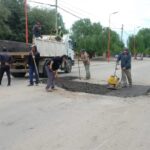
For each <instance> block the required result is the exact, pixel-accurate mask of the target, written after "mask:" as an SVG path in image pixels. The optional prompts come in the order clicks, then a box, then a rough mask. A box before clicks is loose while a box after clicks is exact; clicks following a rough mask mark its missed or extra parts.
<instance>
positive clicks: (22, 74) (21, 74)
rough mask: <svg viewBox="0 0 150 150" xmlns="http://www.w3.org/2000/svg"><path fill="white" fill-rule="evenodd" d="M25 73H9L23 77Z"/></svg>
mask: <svg viewBox="0 0 150 150" xmlns="http://www.w3.org/2000/svg"><path fill="white" fill-rule="evenodd" d="M25 74H26V73H24V72H23V73H11V75H12V76H13V77H15V78H23V77H24V76H25Z"/></svg>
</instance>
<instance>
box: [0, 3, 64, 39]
mask: <svg viewBox="0 0 150 150" xmlns="http://www.w3.org/2000/svg"><path fill="white" fill-rule="evenodd" d="M57 15H58V26H61V30H62V33H66V32H67V30H66V29H65V26H64V23H63V19H62V16H61V15H60V14H57ZM37 21H40V22H41V24H42V34H46V35H47V34H50V33H54V32H56V31H55V21H56V20H55V10H48V9H40V8H30V7H29V6H28V26H29V41H30V42H31V41H32V28H33V25H34V24H35V23H36V22H37ZM0 39H7V40H13V41H23V42H25V14H24V0H0Z"/></svg>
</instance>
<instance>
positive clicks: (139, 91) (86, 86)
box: [43, 76, 150, 97]
mask: <svg viewBox="0 0 150 150" xmlns="http://www.w3.org/2000/svg"><path fill="white" fill-rule="evenodd" d="M75 79H77V77H72V76H67V77H60V78H58V79H57V80H56V85H57V86H58V87H60V88H63V89H65V90H67V91H72V92H83V93H89V94H97V95H107V96H116V97H137V96H141V95H147V94H148V93H149V91H150V86H143V85H133V86H132V87H127V88H120V89H117V90H111V89H108V88H107V85H102V84H94V83H88V82H86V80H85V81H80V80H78V81H76V80H75ZM43 82H44V83H46V80H45V79H44V80H43Z"/></svg>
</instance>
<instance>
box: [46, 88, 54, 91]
mask: <svg viewBox="0 0 150 150" xmlns="http://www.w3.org/2000/svg"><path fill="white" fill-rule="evenodd" d="M45 89H46V92H53V90H52V89H47V88H45Z"/></svg>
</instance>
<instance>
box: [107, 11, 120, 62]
mask: <svg viewBox="0 0 150 150" xmlns="http://www.w3.org/2000/svg"><path fill="white" fill-rule="evenodd" d="M117 13H118V11H116V12H113V13H111V14H109V28H108V45H107V60H108V62H109V61H110V17H111V15H114V14H117Z"/></svg>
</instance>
